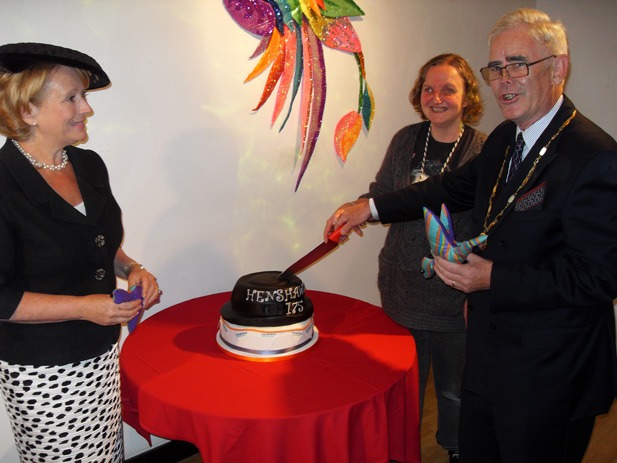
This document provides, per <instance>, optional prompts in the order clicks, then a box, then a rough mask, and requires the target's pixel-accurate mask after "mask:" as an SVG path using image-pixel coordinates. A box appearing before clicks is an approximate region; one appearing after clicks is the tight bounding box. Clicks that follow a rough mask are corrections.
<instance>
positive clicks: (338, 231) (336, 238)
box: [328, 225, 343, 243]
mask: <svg viewBox="0 0 617 463" xmlns="http://www.w3.org/2000/svg"><path fill="white" fill-rule="evenodd" d="M341 228H343V225H341V226H340V227H338V228H337V229H336V230H334V231H333V232H332V233H330V234H329V235H328V239H329V240H330V241H334V242H335V243H338V242H339V241H340V240H341Z"/></svg>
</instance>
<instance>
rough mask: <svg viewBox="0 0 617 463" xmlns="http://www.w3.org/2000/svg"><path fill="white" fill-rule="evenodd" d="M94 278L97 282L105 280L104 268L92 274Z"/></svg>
mask: <svg viewBox="0 0 617 463" xmlns="http://www.w3.org/2000/svg"><path fill="white" fill-rule="evenodd" d="M94 278H96V279H97V280H98V281H101V280H102V279H103V278H105V269H104V268H100V269H98V270H97V271H96V272H95V273H94Z"/></svg>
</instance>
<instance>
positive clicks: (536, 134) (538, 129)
mask: <svg viewBox="0 0 617 463" xmlns="http://www.w3.org/2000/svg"><path fill="white" fill-rule="evenodd" d="M562 103H563V94H562V95H560V96H559V98H558V99H557V102H556V103H555V104H554V105H553V107H552V108H551V110H550V111H549V112H547V113H546V114H545V115H544V116H542V117H541V118H540V119H539V120H537V121H536V122H534V123H533V124H531V125H530V126H529V127H527V130H524V131H522V130H521V129H519V128H518V127H517V128H516V135H517V136H518V134H519V133H522V134H523V140H525V148H524V149H523V159H525V156H527V153H528V152H529V150H530V149H531V148H532V147H533V145H534V144H535V143H536V142H537V141H538V138H540V135H542V132H544V130H545V129H546V128H547V127H548V125H549V124H550V123H551V121H552V120H553V117H555V114H557V111H559V108H560V107H561V104H562Z"/></svg>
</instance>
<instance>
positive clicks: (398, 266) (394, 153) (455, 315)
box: [363, 122, 486, 332]
mask: <svg viewBox="0 0 617 463" xmlns="http://www.w3.org/2000/svg"><path fill="white" fill-rule="evenodd" d="M427 126H428V122H422V123H418V124H414V125H409V126H407V127H404V128H402V129H401V130H399V131H398V132H397V133H396V134H395V135H394V137H393V138H392V141H391V142H390V145H389V147H388V151H387V152H386V155H385V157H384V160H383V163H382V165H381V168H380V169H379V172H378V173H377V175H376V177H375V181H374V182H372V183H371V185H370V189H369V193H367V194H365V195H363V197H372V196H378V195H381V194H384V193H387V192H390V191H393V190H397V189H399V188H403V187H405V186H407V185H409V184H410V173H411V171H412V169H413V168H414V167H416V166H418V165H419V164H420V162H421V160H422V155H421V153H418V154H417V155H413V154H412V153H413V150H414V146H415V144H416V139H417V137H418V134H419V133H423V134H425V133H426V130H427ZM485 140H486V135H485V134H484V133H482V132H479V131H477V130H475V129H473V128H471V127H469V126H465V134H464V136H463V138H462V139H461V142H460V143H459V146H458V147H457V152H456V153H455V155H456V158H457V159H458V161H457V162H456V164H453V165H451V166H449V167H451V168H452V169H453V168H454V167H457V166H459V165H461V164H464V163H466V162H467V161H469V160H470V159H472V158H473V157H475V156H477V155H478V154H479V153H480V150H481V149H482V145H483V144H484V141H485ZM453 161H456V159H454V158H453ZM434 212H435V213H437V214H438V213H439V211H434ZM471 212H472V211H466V212H463V213H458V214H452V223H453V228H454V234H455V237H456V239H457V240H459V241H460V240H464V239H469V238H471V237H472V236H471ZM389 227H390V228H389V230H388V234H387V237H386V241H385V244H384V246H383V248H382V250H381V252H380V254H379V276H378V287H379V291H380V294H381V303H382V307H383V309H384V311H385V312H386V313H387V314H388V316H390V318H392V320H394V321H395V322H397V323H399V324H400V325H403V326H406V327H408V328H414V329H419V330H430V331H442V332H454V331H463V330H464V329H465V322H464V319H463V303H464V301H465V294H464V293H462V292H460V291H457V290H454V289H452V288H450V287H448V286H446V285H445V284H444V283H443V282H442V281H441V280H440V279H439V278H438V277H437V276H434V277H433V278H431V279H425V278H424V276H423V275H422V273H421V272H420V270H421V262H422V258H423V257H424V256H427V255H430V248H429V245H428V241H427V239H426V233H425V230H424V220H413V221H409V222H402V223H393V224H391V225H390V226H389Z"/></svg>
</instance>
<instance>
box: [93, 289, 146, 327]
mask: <svg viewBox="0 0 617 463" xmlns="http://www.w3.org/2000/svg"><path fill="white" fill-rule="evenodd" d="M83 299H84V301H85V303H84V304H83V312H82V317H81V318H82V319H84V320H88V321H91V322H93V323H96V324H98V325H104V326H109V325H117V324H120V323H128V321H129V320H131V319H132V318H133V317H134V316H135V315H137V313H139V310H140V309H141V301H140V300H139V299H138V300H135V301H129V302H123V303H122V304H114V299H113V297H110V296H109V295H107V294H91V295H89V296H83Z"/></svg>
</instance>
